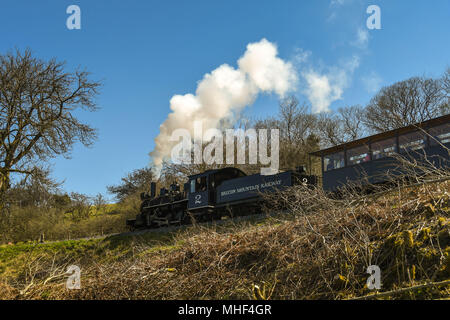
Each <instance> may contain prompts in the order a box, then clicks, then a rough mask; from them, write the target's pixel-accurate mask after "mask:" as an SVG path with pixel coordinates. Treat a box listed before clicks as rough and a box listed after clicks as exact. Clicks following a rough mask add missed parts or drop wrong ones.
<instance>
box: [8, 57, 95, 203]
mask: <svg viewBox="0 0 450 320" xmlns="http://www.w3.org/2000/svg"><path fill="white" fill-rule="evenodd" d="M64 66H65V63H63V62H57V61H56V60H55V59H52V60H50V61H43V60H40V59H38V58H35V57H33V56H32V53H31V51H30V50H26V51H24V52H20V51H19V50H17V51H16V52H15V53H7V54H5V55H0V196H3V195H4V193H5V192H6V190H8V189H9V187H10V174H11V173H24V174H33V170H32V168H33V167H35V165H36V163H38V162H42V161H45V160H47V159H48V158H51V157H54V156H55V155H64V156H67V155H68V154H69V153H70V151H71V148H72V146H73V144H74V143H75V142H76V141H80V142H81V143H82V144H83V145H85V146H88V145H90V144H91V143H92V142H93V141H94V139H95V138H96V132H95V129H93V128H91V127H90V126H89V125H87V124H84V123H82V122H80V121H79V120H78V119H77V118H76V116H75V114H74V113H73V112H74V111H75V110H77V109H80V108H81V109H85V110H88V111H95V110H96V109H97V107H96V105H95V103H94V101H93V99H94V97H95V96H96V94H97V93H98V92H97V89H98V87H99V85H100V84H99V83H98V82H94V81H90V80H89V79H88V76H89V73H88V72H86V71H76V72H74V73H68V72H66V71H65V70H64Z"/></svg>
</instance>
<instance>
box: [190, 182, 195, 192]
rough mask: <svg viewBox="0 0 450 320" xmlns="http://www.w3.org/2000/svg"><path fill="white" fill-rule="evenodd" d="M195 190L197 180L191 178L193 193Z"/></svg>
mask: <svg viewBox="0 0 450 320" xmlns="http://www.w3.org/2000/svg"><path fill="white" fill-rule="evenodd" d="M194 192H195V180H191V193H194Z"/></svg>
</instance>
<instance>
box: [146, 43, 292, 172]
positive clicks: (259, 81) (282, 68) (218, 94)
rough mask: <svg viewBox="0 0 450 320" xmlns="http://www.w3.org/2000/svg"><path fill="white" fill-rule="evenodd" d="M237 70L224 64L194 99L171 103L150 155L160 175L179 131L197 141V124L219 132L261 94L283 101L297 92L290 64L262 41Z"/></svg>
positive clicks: (180, 98) (251, 48)
mask: <svg viewBox="0 0 450 320" xmlns="http://www.w3.org/2000/svg"><path fill="white" fill-rule="evenodd" d="M237 65H238V68H237V69H235V68H233V67H231V66H229V65H228V64H223V65H221V66H220V67H218V68H217V69H215V70H213V71H212V72H211V73H208V74H205V75H204V77H203V79H202V80H201V81H200V82H199V83H198V86H197V89H196V92H195V95H194V94H185V95H175V96H173V97H172V98H171V99H170V109H171V110H172V112H171V113H170V114H169V115H168V117H167V119H166V120H165V121H164V122H163V123H162V124H161V126H160V133H159V135H158V136H157V137H156V138H155V149H154V150H153V151H152V152H150V156H151V157H152V161H153V168H154V171H155V173H156V174H157V175H159V172H160V170H161V167H162V163H163V161H164V160H165V159H167V158H169V157H170V155H171V150H172V148H173V146H174V145H175V144H176V143H177V142H176V141H170V137H171V135H172V132H173V131H174V130H176V129H186V130H188V131H189V132H190V134H191V136H192V137H194V139H201V137H196V136H194V122H195V121H201V122H202V124H203V129H204V130H206V129H210V128H218V127H219V126H220V123H221V121H222V120H226V119H232V118H233V116H234V115H236V114H237V113H238V112H239V111H240V110H241V109H242V108H244V107H246V106H248V105H251V104H252V103H253V102H254V101H255V99H256V98H257V96H258V94H260V93H276V94H277V95H279V96H280V97H283V96H284V95H285V94H286V93H287V92H289V91H290V90H292V89H294V88H295V86H296V83H297V80H298V79H297V74H296V72H295V68H294V67H293V66H292V64H291V63H289V62H286V61H283V60H282V59H280V58H279V57H278V50H277V47H276V45H275V44H273V43H271V42H269V41H267V40H266V39H262V40H261V41H259V42H255V43H250V44H248V45H247V50H246V51H245V53H244V55H243V56H242V57H241V58H240V59H239V60H238V62H237Z"/></svg>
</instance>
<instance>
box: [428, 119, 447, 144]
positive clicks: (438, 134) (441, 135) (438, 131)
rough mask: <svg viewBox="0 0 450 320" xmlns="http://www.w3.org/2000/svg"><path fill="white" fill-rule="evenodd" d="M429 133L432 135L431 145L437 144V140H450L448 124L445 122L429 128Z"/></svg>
mask: <svg viewBox="0 0 450 320" xmlns="http://www.w3.org/2000/svg"><path fill="white" fill-rule="evenodd" d="M430 134H431V136H432V137H430V144H431V145H433V146H434V145H437V144H438V142H437V141H439V142H440V143H442V144H444V143H449V142H450V124H449V123H446V124H443V125H440V126H437V127H434V128H431V129H430ZM435 139H436V140H437V141H436V140H435Z"/></svg>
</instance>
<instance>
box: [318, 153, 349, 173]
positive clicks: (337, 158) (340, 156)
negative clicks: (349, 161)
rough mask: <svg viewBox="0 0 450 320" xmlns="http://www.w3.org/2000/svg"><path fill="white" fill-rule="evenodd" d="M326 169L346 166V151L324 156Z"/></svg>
mask: <svg viewBox="0 0 450 320" xmlns="http://www.w3.org/2000/svg"><path fill="white" fill-rule="evenodd" d="M323 161H324V167H325V171H330V170H333V169H339V168H343V167H344V165H345V164H344V152H338V153H334V154H330V155H328V156H325V157H324V158H323Z"/></svg>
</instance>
